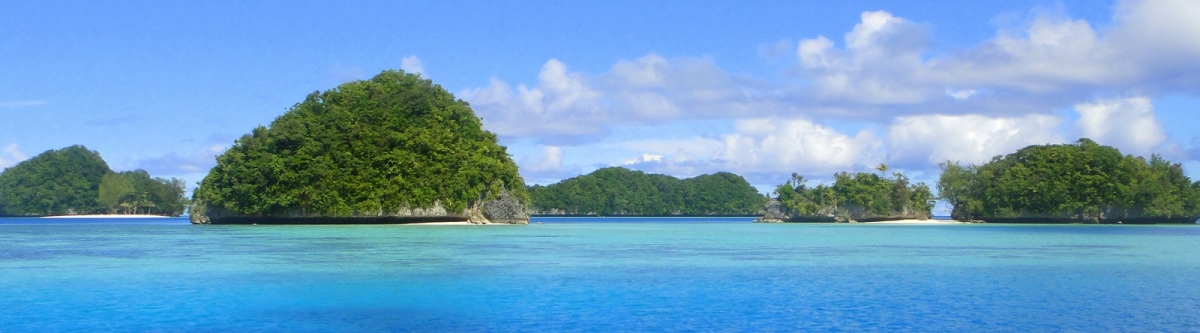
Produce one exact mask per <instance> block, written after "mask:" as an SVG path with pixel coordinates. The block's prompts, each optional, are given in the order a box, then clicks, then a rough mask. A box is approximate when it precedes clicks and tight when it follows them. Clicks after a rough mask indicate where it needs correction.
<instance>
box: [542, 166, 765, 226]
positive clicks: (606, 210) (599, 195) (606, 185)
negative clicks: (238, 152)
mask: <svg viewBox="0 0 1200 333" xmlns="http://www.w3.org/2000/svg"><path fill="white" fill-rule="evenodd" d="M528 191H529V195H530V198H531V199H532V201H533V208H534V213H535V214H547V215H601V216H605V215H642V216H671V215H694V216H699V215H717V216H721V215H724V216H732V215H755V214H758V213H759V212H760V211H761V210H762V208H763V204H764V203H765V202H766V197H764V196H763V195H762V194H759V193H758V190H756V189H754V187H753V186H750V184H749V183H747V182H746V180H745V179H743V178H742V177H741V176H738V175H735V174H732V173H728V172H718V173H716V174H712V175H701V176H697V177H693V178H687V179H682V180H681V179H678V178H675V177H671V176H667V175H658V174H647V173H644V172H641V171H634V170H629V169H626V168H622V167H609V168H603V169H599V170H596V171H595V172H592V173H590V174H587V175H583V176H578V177H574V178H570V179H566V180H563V181H561V182H558V183H555V184H552V185H549V186H542V185H535V186H531V187H529V188H528Z"/></svg>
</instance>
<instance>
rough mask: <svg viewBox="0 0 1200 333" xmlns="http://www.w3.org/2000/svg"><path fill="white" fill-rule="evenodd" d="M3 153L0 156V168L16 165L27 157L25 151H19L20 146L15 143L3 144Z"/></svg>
mask: <svg viewBox="0 0 1200 333" xmlns="http://www.w3.org/2000/svg"><path fill="white" fill-rule="evenodd" d="M4 155H6V156H0V170H3V169H6V168H8V167H10V166H13V165H16V164H17V163H20V162H21V161H24V160H26V159H28V158H29V157H28V156H25V153H22V152H21V148H20V147H19V146H17V144H15V143H10V144H8V145H7V146H4Z"/></svg>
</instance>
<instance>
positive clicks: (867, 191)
mask: <svg viewBox="0 0 1200 333" xmlns="http://www.w3.org/2000/svg"><path fill="white" fill-rule="evenodd" d="M876 170H878V171H880V172H886V171H887V170H888V167H887V165H886V164H880V165H879V167H878V168H876ZM833 178H834V183H833V186H825V185H818V186H816V187H813V188H808V187H806V186H804V185H803V183H804V177H803V176H800V175H799V174H796V173H793V174H792V177H791V179H790V180H788V181H787V182H786V183H784V184H781V185H779V186H778V187H776V189H775V194H776V195H778V198H779V201H780V204H781V205H783V206H784V207H786V208H787V209H788V210H789V211H790V213H791V214H792V215H793V216H795V217H797V218H800V219H805V218H817V219H824V218H830V217H834V218H837V219H840V220H859V219H874V218H888V219H890V218H929V217H930V216H931V212H932V210H933V203H934V198H933V194H932V193H931V192H930V191H929V186H927V185H925V183H917V184H911V183H910V181H909V180H908V177H907V176H905V175H904V174H903V173H900V172H895V173H892V177H891V178H885V177H880V175H877V174H873V173H865V172H858V173H848V172H839V173H836V174H834V175H833Z"/></svg>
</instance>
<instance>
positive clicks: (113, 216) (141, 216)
mask: <svg viewBox="0 0 1200 333" xmlns="http://www.w3.org/2000/svg"><path fill="white" fill-rule="evenodd" d="M42 218H44V219H165V218H171V217H170V216H162V215H145V214H134V215H123V214H111V215H110V214H94V215H58V216H42Z"/></svg>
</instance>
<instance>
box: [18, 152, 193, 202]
mask: <svg viewBox="0 0 1200 333" xmlns="http://www.w3.org/2000/svg"><path fill="white" fill-rule="evenodd" d="M183 194H184V183H183V181H182V180H179V179H175V178H172V179H163V178H153V177H150V174H149V173H147V172H146V171H145V170H133V171H123V172H115V171H112V169H109V167H108V163H106V162H104V159H103V158H101V157H100V153H98V152H96V151H93V150H88V149H87V147H84V146H79V145H76V146H70V147H67V148H63V149H59V150H48V151H46V152H44V153H41V154H38V155H37V156H35V157H33V158H31V159H28V160H25V161H22V162H21V163H18V164H17V165H15V166H13V167H11V168H8V169H5V170H4V172H3V173H0V216H21V217H51V216H63V217H70V216H95V215H111V216H117V217H119V216H147V215H158V216H179V215H181V214H183V212H184V210H185V209H186V207H187V199H185V198H184V195H183Z"/></svg>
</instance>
